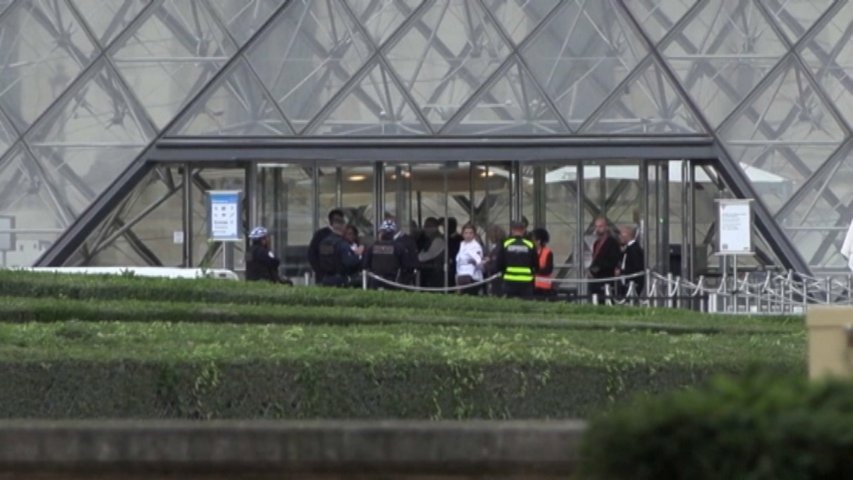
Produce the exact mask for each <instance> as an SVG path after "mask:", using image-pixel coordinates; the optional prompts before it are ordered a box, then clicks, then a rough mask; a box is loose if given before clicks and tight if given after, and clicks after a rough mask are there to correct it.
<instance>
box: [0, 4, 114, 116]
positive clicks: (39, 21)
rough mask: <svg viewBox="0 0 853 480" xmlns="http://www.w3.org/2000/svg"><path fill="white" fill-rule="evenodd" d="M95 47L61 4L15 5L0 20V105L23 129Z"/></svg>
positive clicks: (69, 82)
mask: <svg viewBox="0 0 853 480" xmlns="http://www.w3.org/2000/svg"><path fill="white" fill-rule="evenodd" d="M96 51H97V47H96V46H95V45H94V44H93V43H92V41H91V40H89V37H88V36H86V33H85V30H83V28H82V27H81V25H80V24H79V23H78V22H77V20H76V17H74V16H73V15H72V14H71V11H70V10H68V7H67V6H66V4H65V2H50V1H46V0H31V1H26V2H17V3H15V4H14V5H13V6H12V7H11V8H10V10H9V11H7V12H6V13H5V14H4V15H3V17H2V18H0V105H2V107H3V108H4V110H5V112H6V114H7V115H8V116H9V117H10V119H11V120H12V121H13V122H14V123H15V125H16V126H17V127H18V128H19V129H20V130H25V129H26V128H27V127H29V125H30V124H31V123H32V122H33V121H34V120H35V119H36V118H37V117H38V116H39V115H40V114H41V113H42V112H43V111H44V110H45V109H46V108H47V107H48V106H49V105H50V104H51V103H53V101H54V100H55V99H56V98H58V97H59V96H60V95H61V94H62V92H63V91H65V88H66V87H68V85H70V84H71V82H72V81H73V80H74V78H75V77H77V74H79V73H80V72H81V71H82V70H83V68H84V67H86V66H87V65H88V64H89V63H90V62H91V60H92V59H93V58H94V56H95V54H96Z"/></svg>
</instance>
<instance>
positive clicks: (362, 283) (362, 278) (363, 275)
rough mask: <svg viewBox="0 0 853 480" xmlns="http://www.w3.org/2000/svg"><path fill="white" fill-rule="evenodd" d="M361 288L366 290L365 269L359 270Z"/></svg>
mask: <svg viewBox="0 0 853 480" xmlns="http://www.w3.org/2000/svg"><path fill="white" fill-rule="evenodd" d="M361 289H362V290H367V270H362V271H361Z"/></svg>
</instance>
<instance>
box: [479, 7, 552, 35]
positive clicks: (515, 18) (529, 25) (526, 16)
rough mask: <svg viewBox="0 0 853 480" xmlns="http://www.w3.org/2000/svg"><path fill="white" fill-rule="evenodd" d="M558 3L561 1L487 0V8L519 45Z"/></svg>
mask: <svg viewBox="0 0 853 480" xmlns="http://www.w3.org/2000/svg"><path fill="white" fill-rule="evenodd" d="M557 3H559V0H486V7H487V8H488V9H489V11H490V12H492V15H494V16H495V18H497V19H498V21H499V22H501V26H502V27H503V28H504V31H506V32H507V33H508V34H509V36H510V38H512V41H513V42H515V44H516V45H518V44H520V43H521V42H523V41H524V39H525V38H527V36H528V35H530V32H532V31H533V30H534V29H535V28H536V27H537V26H538V25H539V24H540V23H541V22H542V20H543V19H545V17H547V16H548V13H549V12H551V10H553V9H554V6H556V5H557Z"/></svg>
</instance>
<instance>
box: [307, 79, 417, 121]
mask: <svg viewBox="0 0 853 480" xmlns="http://www.w3.org/2000/svg"><path fill="white" fill-rule="evenodd" d="M310 133H311V134H312V135H346V136H386V135H426V134H428V133H429V129H428V128H426V126H424V124H423V123H421V121H420V119H419V118H418V116H417V115H416V114H415V111H414V109H413V108H412V106H411V105H409V103H408V102H407V101H406V100H405V97H404V96H403V94H402V93H401V92H400V89H399V88H397V85H396V84H395V83H394V82H393V81H392V80H391V77H390V75H389V74H388V71H387V70H385V68H384V67H383V66H382V65H380V64H376V65H374V66H373V67H372V68H371V69H370V71H369V72H368V73H367V75H365V76H364V77H363V78H362V79H361V80H360V81H359V82H358V85H356V86H355V87H354V88H353V89H352V90H351V91H350V92H349V93H347V94H346V97H344V99H343V101H342V102H341V103H340V104H339V105H338V106H337V107H335V109H334V110H332V111H331V112H330V113H329V115H328V116H327V117H326V118H325V119H324V120H323V122H322V123H320V124H319V125H318V127H317V128H316V129H315V130H314V131H312V132H310Z"/></svg>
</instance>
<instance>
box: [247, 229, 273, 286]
mask: <svg viewBox="0 0 853 480" xmlns="http://www.w3.org/2000/svg"><path fill="white" fill-rule="evenodd" d="M249 242H250V245H249V251H248V252H247V253H246V280H247V281H250V282H252V281H258V280H266V281H268V282H273V283H281V279H280V278H279V276H278V266H279V265H280V264H281V260H279V259H278V258H276V256H275V254H273V253H272V251H271V250H270V235H269V232H268V231H267V229H266V228H264V227H255V228H253V229H252V231H251V232H249Z"/></svg>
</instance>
